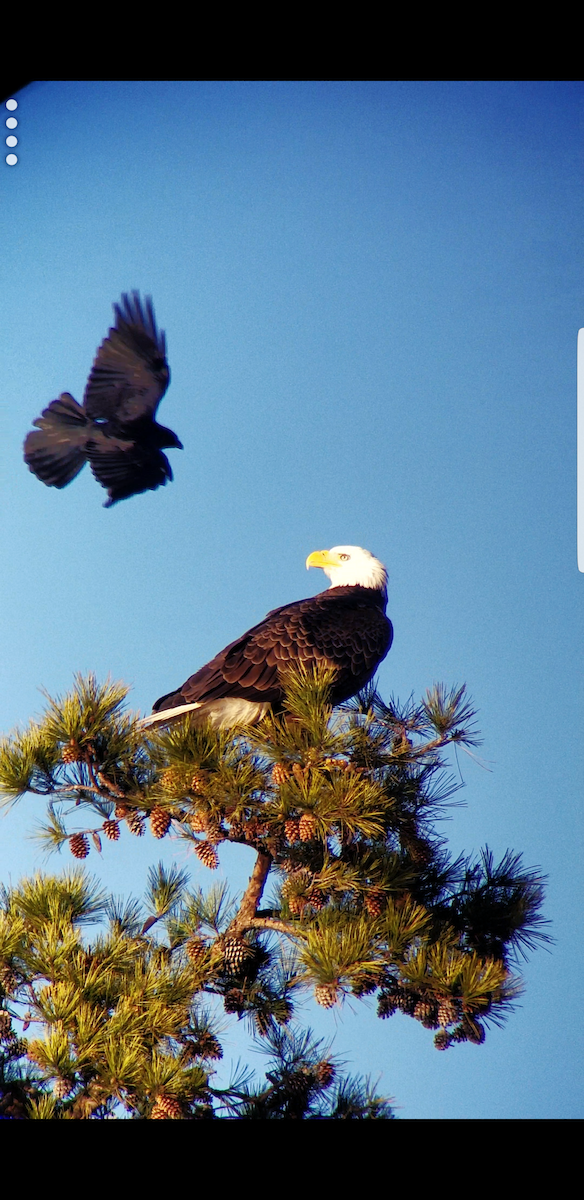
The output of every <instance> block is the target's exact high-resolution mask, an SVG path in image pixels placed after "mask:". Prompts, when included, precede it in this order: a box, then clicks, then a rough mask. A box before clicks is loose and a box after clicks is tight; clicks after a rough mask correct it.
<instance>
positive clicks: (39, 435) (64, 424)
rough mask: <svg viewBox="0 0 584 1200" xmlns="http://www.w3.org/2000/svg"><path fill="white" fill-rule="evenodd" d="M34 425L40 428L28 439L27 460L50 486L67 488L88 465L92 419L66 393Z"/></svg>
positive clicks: (36, 473)
mask: <svg viewBox="0 0 584 1200" xmlns="http://www.w3.org/2000/svg"><path fill="white" fill-rule="evenodd" d="M33 424H34V425H36V426H37V427H38V428H37V429H34V430H33V431H32V432H31V433H29V434H28V436H27V438H26V441H25V443H24V461H25V462H26V464H27V466H28V468H29V470H31V471H32V472H33V473H34V474H35V475H36V476H37V478H38V479H40V480H42V482H43V483H46V484H47V486H48V487H56V488H63V487H66V485H67V484H68V483H71V480H72V479H74V478H75V476H76V475H78V474H79V471H80V470H81V468H82V467H83V466H84V464H85V461H86V452H85V447H86V444H87V440H88V437H89V436H90V433H91V428H92V425H91V421H90V420H89V418H88V416H87V414H86V413H85V412H84V410H83V409H82V408H81V405H80V404H78V403H77V401H76V400H74V399H73V396H70V395H69V392H63V394H62V395H61V396H59V399H58V400H53V401H52V403H51V404H49V406H48V408H45V409H44V410H43V412H42V414H41V416H40V417H37V419H36V421H34V422H33Z"/></svg>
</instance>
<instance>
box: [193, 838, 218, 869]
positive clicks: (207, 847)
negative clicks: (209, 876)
mask: <svg viewBox="0 0 584 1200" xmlns="http://www.w3.org/2000/svg"><path fill="white" fill-rule="evenodd" d="M195 854H196V855H197V858H198V859H199V861H200V862H202V864H203V866H204V867H208V868H209V870H210V871H215V870H216V869H217V867H218V866H219V856H218V854H217V851H216V850H215V849H214V847H213V846H212V845H211V844H210V842H197V844H196V846H195Z"/></svg>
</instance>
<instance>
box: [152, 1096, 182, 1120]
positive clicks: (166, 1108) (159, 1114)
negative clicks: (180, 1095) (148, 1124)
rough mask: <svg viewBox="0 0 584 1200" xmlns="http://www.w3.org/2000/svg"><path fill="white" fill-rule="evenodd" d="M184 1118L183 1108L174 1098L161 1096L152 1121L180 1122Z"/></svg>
mask: <svg viewBox="0 0 584 1200" xmlns="http://www.w3.org/2000/svg"><path fill="white" fill-rule="evenodd" d="M181 1117H182V1108H181V1106H180V1104H179V1102H178V1100H176V1099H175V1097H174V1096H159V1097H158V1099H157V1101H156V1103H155V1105H154V1108H153V1109H152V1112H151V1113H150V1120H151V1121H178V1120H180V1118H181Z"/></svg>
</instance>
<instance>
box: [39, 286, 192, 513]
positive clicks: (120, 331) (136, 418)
mask: <svg viewBox="0 0 584 1200" xmlns="http://www.w3.org/2000/svg"><path fill="white" fill-rule="evenodd" d="M113 307H114V312H115V317H116V323H115V326H114V327H113V328H112V329H110V331H109V334H108V336H107V337H106V338H105V339H104V341H103V342H102V343H101V346H100V347H99V350H98V351H97V354H96V356H95V361H94V363H93V367H92V368H91V374H90V376H89V379H88V380H87V386H86V388H85V394H84V397H83V406H81V405H80V404H78V403H77V401H76V400H74V399H73V396H71V395H70V394H69V392H63V393H62V395H60V396H59V399H58V400H53V401H52V403H51V404H49V406H48V408H45V409H44V410H43V413H42V415H41V416H40V417H37V419H36V421H33V425H36V426H37V428H36V429H35V430H33V431H31V433H29V434H28V436H27V438H26V440H25V443H24V461H25V462H26V464H27V466H28V467H29V469H30V470H31V471H32V472H33V473H34V474H35V475H36V476H37V478H38V479H40V480H42V482H43V483H46V484H47V486H48V487H56V488H63V487H66V485H67V484H68V483H71V480H72V479H74V478H75V476H76V475H78V474H79V472H80V470H81V468H82V467H83V466H85V463H86V461H89V464H90V466H91V470H92V471H93V474H94V475H95V478H96V479H97V480H98V482H99V483H101V485H102V487H104V488H106V489H107V493H108V497H109V498H108V500H106V502H105V505H104V508H111V505H112V504H116V503H117V502H118V500H125V499H126V498H127V497H128V496H134V495H136V494H137V493H138V492H146V491H150V490H154V489H155V488H157V487H160V485H161V484H165V483H166V481H167V479H172V471H171V468H170V463H169V461H168V459H167V458H166V455H164V454H163V453H162V450H163V449H168V448H169V447H174V448H175V449H177V450H182V448H183V447H182V444H181V442H179V440H178V438H177V436H176V434H175V433H173V432H172V429H165V427H164V425H157V424H156V421H155V419H154V418H155V415H156V410H157V408H158V405H159V404H160V401H161V400H162V397H163V396H164V393H165V391H166V389H167V387H168V384H169V380H170V371H169V369H168V363H167V361H166V339H165V336H164V333H163V332H162V330H160V331H159V330H158V329H157V328H156V320H155V317H154V309H153V307H152V300H151V298H150V296H147V297H146V299H145V303H144V304H142V302H141V300H140V296H139V293H138V292H133V294H132V296H128V295H126V294H124V295H123V296H122V298H121V301H120V303H119V304H114V306H113Z"/></svg>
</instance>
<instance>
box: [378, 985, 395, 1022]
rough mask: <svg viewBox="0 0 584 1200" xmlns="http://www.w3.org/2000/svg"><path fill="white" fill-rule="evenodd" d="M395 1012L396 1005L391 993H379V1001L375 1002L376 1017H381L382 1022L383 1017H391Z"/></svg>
mask: <svg viewBox="0 0 584 1200" xmlns="http://www.w3.org/2000/svg"><path fill="white" fill-rule="evenodd" d="M396 1012H397V1004H396V1002H395V997H394V995H393V993H392V992H380V995H379V999H378V1001H377V1016H378V1017H381V1019H382V1020H383V1019H384V1017H393V1014H394V1013H396Z"/></svg>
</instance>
